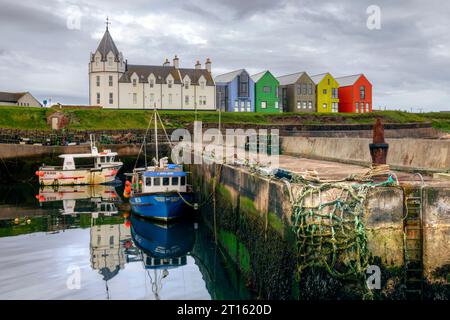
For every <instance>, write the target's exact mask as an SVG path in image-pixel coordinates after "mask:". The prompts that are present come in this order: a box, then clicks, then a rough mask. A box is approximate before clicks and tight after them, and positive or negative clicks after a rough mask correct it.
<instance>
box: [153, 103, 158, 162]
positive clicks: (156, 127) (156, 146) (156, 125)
mask: <svg viewBox="0 0 450 320" xmlns="http://www.w3.org/2000/svg"><path fill="white" fill-rule="evenodd" d="M153 110H154V114H155V149H156V151H155V152H156V163H159V160H158V117H157V111H156V103H155V104H154V105H153Z"/></svg>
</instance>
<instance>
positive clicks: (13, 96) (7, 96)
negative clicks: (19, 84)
mask: <svg viewBox="0 0 450 320" xmlns="http://www.w3.org/2000/svg"><path fill="white" fill-rule="evenodd" d="M26 94H27V92H0V101H2V102H11V103H16V102H17V101H19V99H20V98H22V97H23V96H24V95H26Z"/></svg>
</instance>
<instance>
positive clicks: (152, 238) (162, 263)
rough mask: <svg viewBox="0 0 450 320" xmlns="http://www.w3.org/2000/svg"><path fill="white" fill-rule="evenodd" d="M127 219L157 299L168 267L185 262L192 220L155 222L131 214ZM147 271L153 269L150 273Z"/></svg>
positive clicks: (174, 266)
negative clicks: (166, 222) (129, 221)
mask: <svg viewBox="0 0 450 320" xmlns="http://www.w3.org/2000/svg"><path fill="white" fill-rule="evenodd" d="M130 220H131V238H132V240H133V242H134V243H135V245H136V247H137V248H138V249H139V251H140V252H139V253H140V256H141V259H139V260H142V263H143V266H144V269H145V270H146V273H147V275H148V277H149V278H150V281H151V284H152V291H153V293H154V295H155V298H156V299H159V298H160V296H159V293H160V291H161V289H162V280H163V279H164V278H166V277H168V276H169V269H173V268H177V267H180V266H184V265H186V263H187V254H188V253H189V252H190V251H191V250H192V248H193V247H194V242H195V234H194V226H193V223H192V222H189V221H182V220H178V221H176V222H175V223H169V224H159V223H156V222H152V221H149V220H144V219H142V218H140V217H138V216H135V215H131V218H130ZM136 260H137V259H134V261H136ZM150 270H153V275H152V274H151V273H150V272H149V271H150Z"/></svg>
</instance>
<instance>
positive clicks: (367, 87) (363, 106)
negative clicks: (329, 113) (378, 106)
mask: <svg viewBox="0 0 450 320" xmlns="http://www.w3.org/2000/svg"><path fill="white" fill-rule="evenodd" d="M336 81H337V82H338V83H339V112H355V113H363V112H372V84H371V83H370V82H369V80H367V78H366V77H365V76H364V75H363V74H357V75H353V76H347V77H341V78H336Z"/></svg>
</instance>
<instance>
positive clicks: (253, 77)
mask: <svg viewBox="0 0 450 320" xmlns="http://www.w3.org/2000/svg"><path fill="white" fill-rule="evenodd" d="M267 72H269V70H264V71H262V72H260V73H257V74H254V75H252V76H250V78H252V80H253V81H254V82H258V81H259V79H261V78H262V77H263V76H264V75H265V74H266V73H267Z"/></svg>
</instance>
